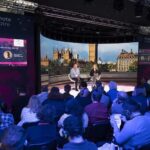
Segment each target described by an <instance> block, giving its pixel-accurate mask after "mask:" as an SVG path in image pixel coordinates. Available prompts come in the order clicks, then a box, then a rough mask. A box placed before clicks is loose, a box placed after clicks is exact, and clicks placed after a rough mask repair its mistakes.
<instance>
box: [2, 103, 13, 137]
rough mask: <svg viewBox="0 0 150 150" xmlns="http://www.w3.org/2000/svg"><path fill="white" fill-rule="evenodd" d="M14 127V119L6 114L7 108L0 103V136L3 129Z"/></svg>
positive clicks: (9, 114)
mask: <svg viewBox="0 0 150 150" xmlns="http://www.w3.org/2000/svg"><path fill="white" fill-rule="evenodd" d="M12 125H14V117H13V115H12V114H11V113H8V112H7V107H6V105H5V103H4V102H2V101H1V102H0V136H1V134H2V132H3V131H4V129H6V128H8V127H10V126H12Z"/></svg>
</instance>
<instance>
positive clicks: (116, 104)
mask: <svg viewBox="0 0 150 150" xmlns="http://www.w3.org/2000/svg"><path fill="white" fill-rule="evenodd" d="M127 99H128V95H127V93H126V92H123V91H119V92H118V94H117V98H116V99H115V100H114V101H113V103H112V106H111V113H112V114H122V113H123V104H124V103H125V102H126V101H127Z"/></svg>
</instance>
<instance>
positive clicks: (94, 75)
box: [90, 64, 101, 87]
mask: <svg viewBox="0 0 150 150" xmlns="http://www.w3.org/2000/svg"><path fill="white" fill-rule="evenodd" d="M90 76H91V80H92V87H95V86H96V81H99V80H100V76H101V71H100V70H99V68H98V67H97V64H94V65H93V67H92V69H91V71H90Z"/></svg>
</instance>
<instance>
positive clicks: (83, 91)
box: [75, 81, 92, 108]
mask: <svg viewBox="0 0 150 150" xmlns="http://www.w3.org/2000/svg"><path fill="white" fill-rule="evenodd" d="M75 99H76V100H77V101H78V102H79V104H80V105H81V106H82V107H83V108H84V107H85V106H86V105H88V104H90V103H91V102H92V101H91V93H90V92H89V90H88V88H87V83H86V82H84V81H82V82H81V84H80V92H79V94H78V95H77V96H76V98H75Z"/></svg>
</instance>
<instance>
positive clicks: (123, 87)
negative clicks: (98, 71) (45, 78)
mask: <svg viewBox="0 0 150 150" xmlns="http://www.w3.org/2000/svg"><path fill="white" fill-rule="evenodd" d="M102 84H103V86H104V90H105V91H106V92H107V91H108V90H109V87H108V83H106V82H103V83H102ZM117 84H118V86H117V89H118V91H125V92H130V91H133V90H134V87H135V85H136V84H134V83H117ZM71 86H72V88H73V87H74V85H73V84H71ZM57 87H59V89H60V92H61V93H64V89H63V87H64V85H59V86H57ZM88 89H89V91H91V90H92V86H91V85H90V84H88ZM78 93H79V91H75V90H71V91H70V94H72V95H73V96H74V97H76V96H77V95H78Z"/></svg>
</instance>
